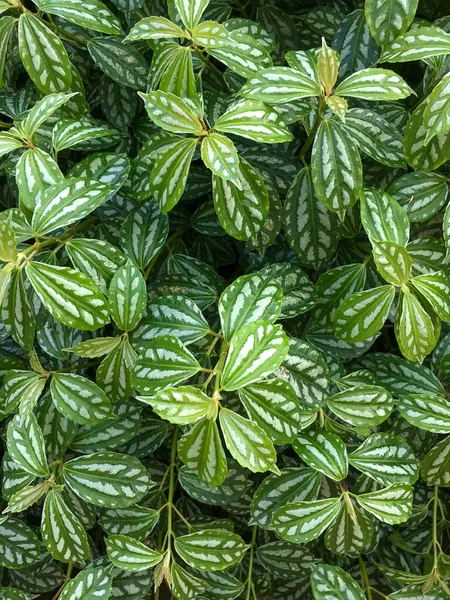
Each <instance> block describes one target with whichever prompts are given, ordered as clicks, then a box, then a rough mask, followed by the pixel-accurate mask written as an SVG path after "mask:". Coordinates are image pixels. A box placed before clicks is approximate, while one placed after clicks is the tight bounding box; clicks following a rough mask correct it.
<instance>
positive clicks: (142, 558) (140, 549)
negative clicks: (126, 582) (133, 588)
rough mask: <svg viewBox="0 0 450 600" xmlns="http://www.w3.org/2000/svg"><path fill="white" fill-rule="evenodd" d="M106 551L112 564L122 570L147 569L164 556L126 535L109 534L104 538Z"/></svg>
mask: <svg viewBox="0 0 450 600" xmlns="http://www.w3.org/2000/svg"><path fill="white" fill-rule="evenodd" d="M106 552H107V553H108V557H109V560H110V561H111V562H112V564H113V565H114V566H116V567H119V568H120V569H123V570H124V571H143V570H144V569H149V568H151V567H154V566H155V565H157V564H158V563H160V562H161V561H162V559H163V557H164V555H163V554H161V553H160V552H156V551H155V550H152V549H151V548H148V547H147V546H146V545H145V544H143V543H142V542H139V541H137V540H135V539H134V538H132V537H130V536H128V535H110V536H109V537H108V538H106Z"/></svg>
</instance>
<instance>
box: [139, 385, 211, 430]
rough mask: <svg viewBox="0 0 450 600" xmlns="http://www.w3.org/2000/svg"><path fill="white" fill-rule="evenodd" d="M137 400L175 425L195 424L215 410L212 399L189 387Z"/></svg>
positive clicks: (173, 389)
mask: <svg viewBox="0 0 450 600" xmlns="http://www.w3.org/2000/svg"><path fill="white" fill-rule="evenodd" d="M138 400H141V402H146V403H147V404H150V405H151V406H152V408H153V412H155V413H156V414H157V415H159V416H160V417H161V418H162V419H166V420H167V421H170V422H171V423H174V424H175V425H189V424H190V423H195V422H196V421H198V420H199V419H202V418H203V417H206V416H208V415H209V414H213V412H214V408H215V403H214V402H213V400H212V398H210V397H209V396H207V395H206V394H205V393H203V392H202V391H201V390H200V389H198V388H195V387H193V386H190V385H185V386H180V387H177V388H172V389H168V390H165V391H161V392H158V394H157V395H156V396H152V397H151V398H146V397H143V396H138ZM216 410H217V409H216Z"/></svg>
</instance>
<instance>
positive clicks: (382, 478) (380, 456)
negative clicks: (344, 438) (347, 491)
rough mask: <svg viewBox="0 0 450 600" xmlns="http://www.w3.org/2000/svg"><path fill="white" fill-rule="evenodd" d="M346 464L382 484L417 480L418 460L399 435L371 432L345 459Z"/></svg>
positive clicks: (411, 482)
mask: <svg viewBox="0 0 450 600" xmlns="http://www.w3.org/2000/svg"><path fill="white" fill-rule="evenodd" d="M348 460H349V463H350V464H351V465H352V466H353V467H356V468H357V469H359V470H360V471H362V472H363V473H365V474H366V475H368V476H369V477H371V478H372V479H375V481H377V482H378V483H381V484H382V485H390V484H392V483H410V484H413V483H415V481H416V480H417V478H418V477H419V461H418V460H417V458H416V457H415V455H414V452H413V451H412V449H411V447H410V446H409V444H408V443H407V442H405V440H404V439H403V438H401V437H399V436H396V435H391V434H389V433H375V434H374V435H371V436H370V437H368V438H366V439H365V440H364V442H363V443H362V444H361V446H359V448H357V449H356V450H354V451H353V452H352V453H351V454H350V456H349V457H348Z"/></svg>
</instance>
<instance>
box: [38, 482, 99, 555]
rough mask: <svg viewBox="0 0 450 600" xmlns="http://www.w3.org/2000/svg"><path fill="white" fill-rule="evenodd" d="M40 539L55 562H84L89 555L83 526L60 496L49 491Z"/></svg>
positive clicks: (43, 511) (43, 513)
mask: <svg viewBox="0 0 450 600" xmlns="http://www.w3.org/2000/svg"><path fill="white" fill-rule="evenodd" d="M41 527H42V539H43V540H44V543H45V545H46V546H47V548H48V550H49V552H50V553H51V554H52V555H53V557H54V558H56V560H59V561H61V562H65V563H73V562H84V560H85V559H86V558H87V557H88V556H89V555H90V549H89V541H88V537H87V534H86V531H85V530H84V527H83V525H82V524H81V522H80V521H79V519H78V518H77V517H76V515H75V514H74V513H73V512H72V511H71V510H70V508H69V507H68V506H67V504H66V503H65V502H64V500H63V498H62V496H61V494H60V493H59V492H56V491H54V490H50V491H49V492H48V494H47V496H46V498H45V502H44V508H43V510H42V521H41Z"/></svg>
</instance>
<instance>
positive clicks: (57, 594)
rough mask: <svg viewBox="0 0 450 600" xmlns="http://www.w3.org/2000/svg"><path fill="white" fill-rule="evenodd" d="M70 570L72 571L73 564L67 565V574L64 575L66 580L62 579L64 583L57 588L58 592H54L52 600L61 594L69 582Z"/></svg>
mask: <svg viewBox="0 0 450 600" xmlns="http://www.w3.org/2000/svg"><path fill="white" fill-rule="evenodd" d="M72 569H73V563H69V564H68V565H67V573H66V578H65V579H64V583H63V584H62V586H61V587H60V588H59V590H58V591H57V592H56V594H55V595H54V596H53V598H52V600H56V599H57V598H59V596H60V595H61V594H62V592H63V590H64V588H65V587H66V585H67V584H68V583H69V581H70V576H71V575H72Z"/></svg>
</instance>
